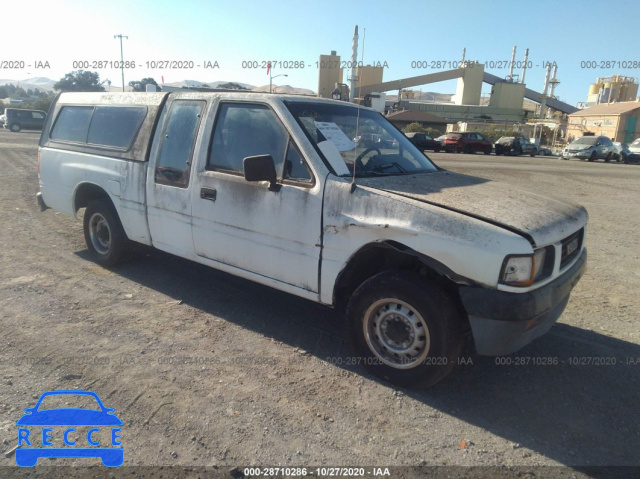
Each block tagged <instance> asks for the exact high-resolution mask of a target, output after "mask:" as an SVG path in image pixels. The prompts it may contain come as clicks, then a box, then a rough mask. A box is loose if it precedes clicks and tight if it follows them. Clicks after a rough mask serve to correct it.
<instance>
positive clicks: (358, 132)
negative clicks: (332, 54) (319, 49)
mask: <svg viewBox="0 0 640 479" xmlns="http://www.w3.org/2000/svg"><path fill="white" fill-rule="evenodd" d="M357 32H358V27H356V34H357ZM366 36H367V29H366V28H364V29H363V30H362V54H361V56H360V66H361V68H362V67H363V66H364V40H365V37H366ZM356 60H357V58H356ZM352 66H353V65H352ZM353 68H354V69H355V67H353ZM360 75H362V70H360ZM359 83H360V85H358V98H360V93H361V92H362V90H361V89H362V81H360V82H359ZM354 84H355V83H354ZM359 135H360V106H359V105H358V113H357V114H356V137H358V136H359ZM357 150H358V145H357V144H356V147H355V148H354V149H353V176H352V177H351V193H353V192H354V191H356V188H357V187H358V185H356V158H357Z"/></svg>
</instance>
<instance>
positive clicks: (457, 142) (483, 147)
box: [444, 131, 493, 155]
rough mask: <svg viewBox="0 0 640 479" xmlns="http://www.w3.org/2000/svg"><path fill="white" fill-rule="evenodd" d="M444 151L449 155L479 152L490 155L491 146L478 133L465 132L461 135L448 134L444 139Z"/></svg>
mask: <svg viewBox="0 0 640 479" xmlns="http://www.w3.org/2000/svg"><path fill="white" fill-rule="evenodd" d="M444 151H446V152H447V153H450V152H452V151H454V152H456V153H475V152H476V151H481V152H483V153H484V154H485V155H489V154H491V152H492V151H493V144H492V143H491V142H490V141H489V140H487V139H486V138H485V137H484V136H482V135H481V134H480V133H475V132H473V131H465V132H462V133H449V134H448V135H447V137H446V138H445V139H444Z"/></svg>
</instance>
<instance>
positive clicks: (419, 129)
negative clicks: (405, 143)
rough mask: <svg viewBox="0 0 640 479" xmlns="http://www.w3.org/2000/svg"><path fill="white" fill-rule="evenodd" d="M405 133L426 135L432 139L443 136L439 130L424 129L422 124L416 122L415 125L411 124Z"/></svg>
mask: <svg viewBox="0 0 640 479" xmlns="http://www.w3.org/2000/svg"><path fill="white" fill-rule="evenodd" d="M404 132H405V133H426V134H427V135H429V136H430V137H432V138H437V137H439V136H440V135H442V132H441V131H440V130H438V129H437V128H431V127H424V126H423V125H422V124H420V123H418V122H417V121H414V122H413V123H409V124H408V125H407V127H406V128H405V129H404Z"/></svg>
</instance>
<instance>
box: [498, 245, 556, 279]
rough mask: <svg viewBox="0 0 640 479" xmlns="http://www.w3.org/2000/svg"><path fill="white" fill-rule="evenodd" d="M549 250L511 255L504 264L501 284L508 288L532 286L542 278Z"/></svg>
mask: <svg viewBox="0 0 640 479" xmlns="http://www.w3.org/2000/svg"><path fill="white" fill-rule="evenodd" d="M546 257H547V250H546V249H545V248H540V249H537V250H536V251H535V252H534V253H533V254H528V255H509V256H507V257H506V258H505V260H504V262H503V264H502V273H501V274H500V282H501V283H502V284H506V285H508V286H531V285H532V284H533V283H534V282H535V281H537V280H538V279H540V278H541V277H542V273H543V272H544V270H545V267H544V266H545V259H546Z"/></svg>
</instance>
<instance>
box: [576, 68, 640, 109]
mask: <svg viewBox="0 0 640 479" xmlns="http://www.w3.org/2000/svg"><path fill="white" fill-rule="evenodd" d="M637 95H638V83H637V81H636V79H635V78H631V77H626V76H622V75H613V76H610V77H604V78H598V79H596V82H595V83H592V84H591V86H590V87H589V94H588V95H587V101H586V103H585V104H584V106H585V107H586V108H590V107H592V106H596V105H600V104H601V103H615V102H622V101H633V100H635V99H636V96H637Z"/></svg>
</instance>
